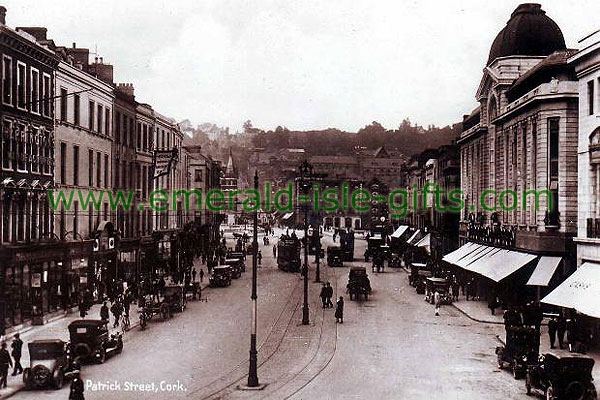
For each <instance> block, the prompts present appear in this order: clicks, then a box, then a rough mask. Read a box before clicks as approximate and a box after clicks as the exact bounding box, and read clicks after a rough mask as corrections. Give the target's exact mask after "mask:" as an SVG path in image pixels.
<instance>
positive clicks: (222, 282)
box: [208, 265, 232, 287]
mask: <svg viewBox="0 0 600 400" xmlns="http://www.w3.org/2000/svg"><path fill="white" fill-rule="evenodd" d="M231 273H232V272H231V267H230V266H229V265H217V266H216V267H214V268H213V270H212V275H211V276H210V278H209V279H208V282H209V284H210V286H212V287H225V286H229V285H231Z"/></svg>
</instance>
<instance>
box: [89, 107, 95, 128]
mask: <svg viewBox="0 0 600 400" xmlns="http://www.w3.org/2000/svg"><path fill="white" fill-rule="evenodd" d="M95 114H96V104H94V102H93V101H90V104H89V113H88V128H89V130H90V131H94V120H95V119H96V117H95Z"/></svg>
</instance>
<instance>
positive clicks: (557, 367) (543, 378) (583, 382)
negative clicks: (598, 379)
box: [525, 352, 597, 400]
mask: <svg viewBox="0 0 600 400" xmlns="http://www.w3.org/2000/svg"><path fill="white" fill-rule="evenodd" d="M593 368H594V359H593V358H591V357H588V356H584V355H582V354H574V353H566V352H565V353H558V352H557V353H554V352H552V353H546V354H542V355H540V356H539V357H538V362H537V363H536V364H535V365H532V366H530V367H529V368H528V369H527V375H526V376H525V387H526V389H527V394H528V395H529V394H531V391H532V389H538V390H540V391H542V392H543V393H544V394H545V397H546V399H578V400H594V399H596V398H597V395H596V388H595V387H594V382H593V378H592V369H593Z"/></svg>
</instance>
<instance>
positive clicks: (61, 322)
mask: <svg viewBox="0 0 600 400" xmlns="http://www.w3.org/2000/svg"><path fill="white" fill-rule="evenodd" d="M100 307H101V305H100V304H96V305H94V306H93V307H92V308H91V309H90V310H89V311H88V315H87V317H86V319H99V318H100ZM129 318H130V320H131V326H130V328H129V331H127V332H126V334H128V333H129V332H131V331H132V329H133V328H135V327H137V326H138V325H139V313H138V307H137V305H136V304H131V309H130V311H129ZM77 319H80V317H79V312H73V313H70V314H67V315H65V316H64V317H62V318H59V319H56V320H54V321H52V322H49V323H47V324H45V325H40V326H35V327H32V328H27V329H26V330H24V331H22V332H20V334H21V340H23V355H22V357H21V365H23V368H27V367H29V349H28V347H27V344H28V343H30V342H32V341H33V340H39V339H62V340H64V341H68V340H69V331H68V326H69V324H70V323H71V322H73V321H75V320H77ZM110 320H111V322H110V325H109V327H110V328H111V329H110V331H111V332H115V331H122V330H121V327H118V328H115V329H112V324H113V322H114V319H113V318H112V314H111V318H110ZM15 333H17V332H15ZM13 337H14V334H11V335H9V336H6V337H4V338H3V340H4V341H5V342H6V344H7V346H8V351H9V352H10V344H11V343H12V339H13ZM11 374H12V368H11V369H10V370H9V375H8V387H7V388H5V389H1V390H0V399H6V398H9V397H10V396H12V395H14V394H15V393H17V392H19V391H20V390H22V389H23V388H24V385H23V375H22V374H21V375H16V376H11Z"/></svg>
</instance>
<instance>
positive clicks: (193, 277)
mask: <svg viewBox="0 0 600 400" xmlns="http://www.w3.org/2000/svg"><path fill="white" fill-rule="evenodd" d="M192 281H193V282H196V268H194V269H193V270H192Z"/></svg>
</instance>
